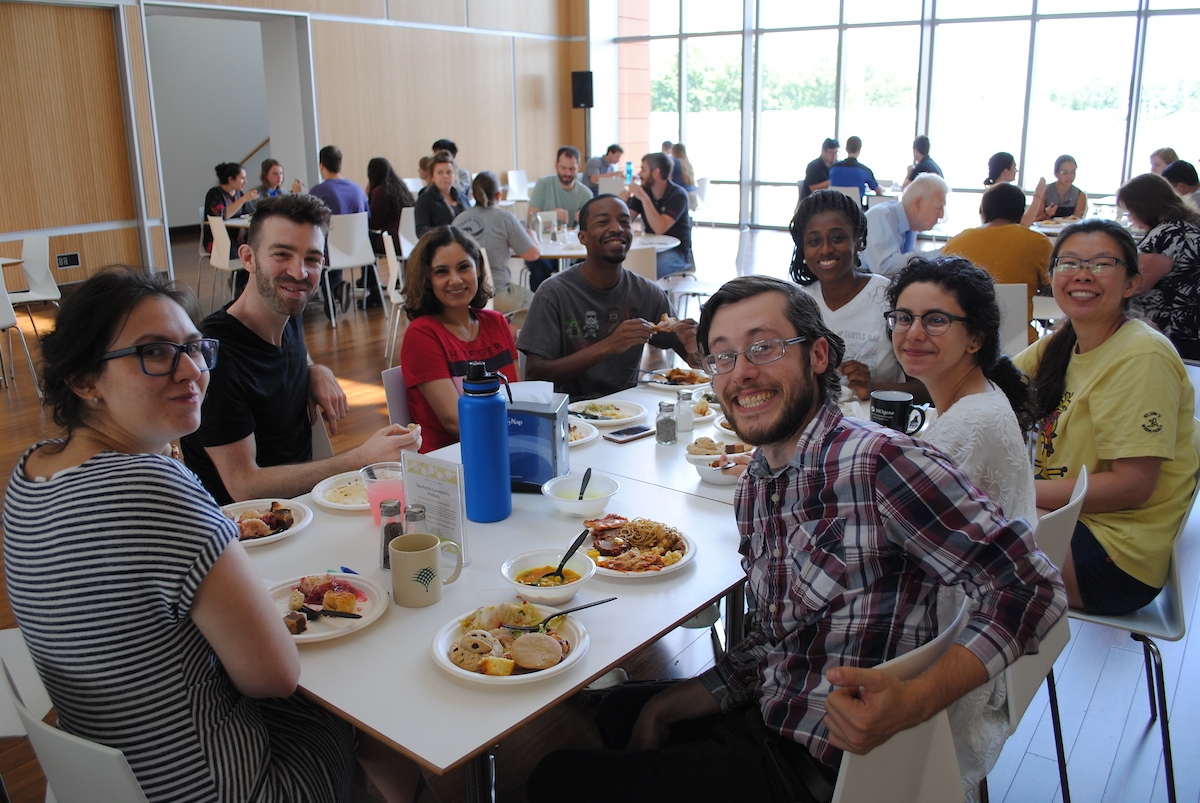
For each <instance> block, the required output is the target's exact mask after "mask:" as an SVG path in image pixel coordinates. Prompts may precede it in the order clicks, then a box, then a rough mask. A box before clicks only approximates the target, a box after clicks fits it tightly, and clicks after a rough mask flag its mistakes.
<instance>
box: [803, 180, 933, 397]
mask: <svg viewBox="0 0 1200 803" xmlns="http://www.w3.org/2000/svg"><path fill="white" fill-rule="evenodd" d="M789 230H790V231H791V233H792V240H793V241H794V242H795V243H796V253H795V256H794V257H793V258H792V267H791V276H792V281H794V282H796V283H798V284H799V285H801V286H802V287H803V288H804V290H805V292H807V293H808V294H809V295H811V296H812V297H813V298H814V299H815V300H816V302H817V306H818V307H820V309H821V317H822V318H824V320H825V323H826V325H827V326H828V327H829V328H830V329H832V330H833V331H834V332H835V333H836V334H837V335H839V336H840V337H841V338H842V339H843V340H844V341H845V342H846V359H845V360H843V361H842V364H841V365H840V366H838V370H839V371H841V373H842V377H843V384H845V385H847V386H848V387H849V388H850V390H851V391H853V392H854V394H855V395H857V396H858V398H859V399H861V400H864V401H865V400H866V399H867V398H868V397H869V396H870V395H871V391H872V390H904V391H907V392H909V393H911V394H913V397H914V398H915V399H916V401H917V402H918V403H920V402H925V401H928V400H929V394H928V393H927V392H926V390H925V386H924V385H922V384H921V382H920V381H919V380H915V379H912V380H910V379H909V378H908V377H906V376H905V374H904V370H903V369H902V368H901V367H900V363H899V362H897V360H896V355H895V353H894V352H893V351H892V343H891V339H890V338H889V337H888V331H887V326H886V325H885V322H884V318H883V314H884V313H885V312H887V311H888V310H889V309H890V307H889V305H888V302H887V286H888V279H887V277H886V276H879V275H873V274H870V273H863V272H861V271H859V270H857V268H858V266H859V265H860V264H861V263H860V262H859V258H858V256H859V254H860V253H861V252H862V250H863V249H864V248H866V244H867V218H866V216H865V215H863V212H862V209H861V208H860V207H859V205H858V204H857V203H856V202H855V201H853V200H852V199H851V198H849V197H848V196H846V195H843V194H842V193H840V192H838V191H836V190H818V191H816V192H814V193H812V194H811V195H809V196H808V197H807V198H805V199H804V200H803V201H801V202H800V207H799V208H798V209H797V210H796V216H795V217H793V218H792V223H791V226H790V227H789Z"/></svg>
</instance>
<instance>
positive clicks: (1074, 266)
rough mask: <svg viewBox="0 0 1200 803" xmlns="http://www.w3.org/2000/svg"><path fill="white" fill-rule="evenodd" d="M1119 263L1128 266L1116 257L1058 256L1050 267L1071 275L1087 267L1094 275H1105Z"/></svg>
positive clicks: (1056, 271)
mask: <svg viewBox="0 0 1200 803" xmlns="http://www.w3.org/2000/svg"><path fill="white" fill-rule="evenodd" d="M1117 265H1121V266H1122V267H1125V268H1128V267H1129V266H1128V265H1126V264H1125V263H1124V262H1122V261H1121V260H1119V259H1117V258H1116V257H1096V258H1095V259H1076V258H1075V257H1056V258H1055V259H1053V260H1051V262H1050V267H1051V269H1052V270H1053V271H1054V272H1055V273H1061V274H1062V275H1063V276H1071V275H1073V274H1075V273H1078V272H1079V270H1080V269H1082V268H1087V269H1088V270H1090V271H1091V272H1092V275H1093V276H1105V275H1107V274H1109V273H1112V272H1113V271H1114V270H1116V269H1117Z"/></svg>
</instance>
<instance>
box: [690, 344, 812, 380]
mask: <svg viewBox="0 0 1200 803" xmlns="http://www.w3.org/2000/svg"><path fill="white" fill-rule="evenodd" d="M807 339H808V338H806V337H793V338H791V339H789V340H781V339H780V338H777V337H774V338H771V339H770V340H758V341H755V342H754V343H751V344H750V345H749V346H746V348H744V349H742V350H741V351H722V352H721V353H720V354H708V355H706V356H705V357H704V359H703V360H701V361H700V364H701V365H703V366H704V370H706V371H708V372H709V373H710V374H713V375H714V376H715V375H716V374H727V373H729V372H730V371H732V370H733V369H734V367H735V366H737V358H738V355H740V354H744V355H745V356H746V359H747V360H749V361H750V362H751V364H753V365H766V364H767V363H769V362H775V361H776V360H780V359H783V355H784V354H786V353H787V347H788V346H790V345H792V344H794V343H803V342H804V341H805V340H807Z"/></svg>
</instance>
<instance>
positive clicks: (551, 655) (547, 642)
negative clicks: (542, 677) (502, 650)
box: [509, 633, 563, 669]
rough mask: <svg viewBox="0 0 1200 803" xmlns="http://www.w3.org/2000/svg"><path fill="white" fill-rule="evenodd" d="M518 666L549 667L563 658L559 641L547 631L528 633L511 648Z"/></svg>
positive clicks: (525, 667) (511, 653)
mask: <svg viewBox="0 0 1200 803" xmlns="http://www.w3.org/2000/svg"><path fill="white" fill-rule="evenodd" d="M509 654H510V655H512V657H513V661H514V662H516V664H517V666H519V667H522V668H524V669H549V668H550V667H552V666H554V665H556V664H557V663H558V662H559V661H561V660H562V657H563V651H562V647H561V646H559V643H558V642H557V641H555V640H554V639H552V638H550V637H549V636H547V635H546V634H545V633H526V634H525V635H523V636H520V637H518V638H517V640H516V641H514V642H513V644H512V647H510V648H509Z"/></svg>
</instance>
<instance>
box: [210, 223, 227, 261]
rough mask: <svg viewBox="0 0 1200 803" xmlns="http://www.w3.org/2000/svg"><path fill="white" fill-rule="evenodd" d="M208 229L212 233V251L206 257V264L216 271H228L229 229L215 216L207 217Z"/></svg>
mask: <svg viewBox="0 0 1200 803" xmlns="http://www.w3.org/2000/svg"><path fill="white" fill-rule="evenodd" d="M208 228H209V230H210V231H211V232H212V237H213V241H212V251H211V252H210V253H209V255H208V264H210V265H212V266H213V267H214V268H217V269H218V270H230V267H229V229H227V228H225V221H224V219H222V218H219V217H217V216H216V215H209V216H208Z"/></svg>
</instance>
